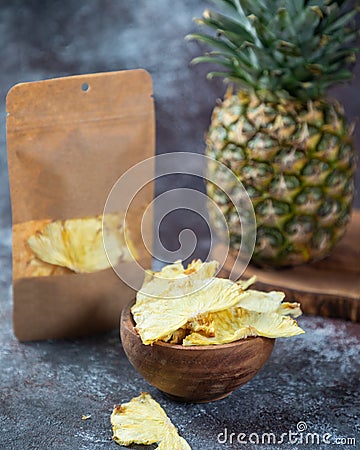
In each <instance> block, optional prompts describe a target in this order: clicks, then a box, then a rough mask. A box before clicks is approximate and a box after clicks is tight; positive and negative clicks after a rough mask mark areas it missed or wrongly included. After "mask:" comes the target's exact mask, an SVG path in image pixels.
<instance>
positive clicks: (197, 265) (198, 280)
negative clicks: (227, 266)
mask: <svg viewBox="0 0 360 450" xmlns="http://www.w3.org/2000/svg"><path fill="white" fill-rule="evenodd" d="M218 265H219V264H218V262H216V261H211V262H202V261H201V260H200V259H196V260H194V261H193V262H192V263H190V264H189V265H188V266H187V268H186V269H185V268H184V267H183V265H182V263H181V261H176V262H175V263H173V264H169V265H167V266H165V267H163V269H162V270H160V271H159V272H152V271H150V270H148V271H147V272H146V276H145V280H144V283H143V285H142V287H141V289H140V291H139V292H138V293H137V295H136V303H138V304H139V303H141V302H152V300H153V299H152V297H162V298H175V297H183V296H184V295H187V294H191V293H192V292H194V291H196V290H198V289H201V288H202V287H203V286H204V285H205V284H207V283H208V282H209V281H210V280H211V279H212V278H213V277H214V276H215V274H216V271H217V268H218Z"/></svg>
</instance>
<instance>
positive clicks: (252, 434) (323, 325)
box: [0, 232, 360, 450]
mask: <svg viewBox="0 0 360 450" xmlns="http://www.w3.org/2000/svg"><path fill="white" fill-rule="evenodd" d="M0 256H1V261H2V262H3V265H2V267H1V272H0V287H1V310H0V324H1V327H0V386H1V389H0V449H1V450H18V449H19V450H20V449H26V450H30V449H34V450H47V449H56V450H85V449H86V450H87V449H94V450H101V449H104V450H105V449H111V448H114V449H115V448H118V446H117V444H115V443H114V442H112V440H111V435H112V433H111V426H110V414H111V412H112V408H113V406H114V404H116V403H123V402H127V401H129V400H130V399H131V398H132V397H134V396H137V395H139V394H140V392H141V391H148V392H150V393H151V394H152V395H153V397H154V398H155V399H156V400H157V401H159V402H160V403H161V405H162V406H163V407H164V408H165V410H166V412H167V413H168V415H169V416H170V418H171V419H172V421H173V422H174V423H175V424H176V426H177V427H178V429H179V431H180V433H181V434H182V435H183V436H184V437H185V438H186V439H187V440H188V442H189V443H190V445H191V446H192V448H193V449H194V450H202V449H207V450H215V449H219V450H220V449H228V448H234V449H272V450H273V449H291V450H296V449H300V448H309V449H328V448H342V449H355V448H359V442H360V421H359V415H360V409H359V407H360V392H359V374H360V360H359V348H360V324H354V323H351V322H344V321H341V320H330V319H324V318H319V317H302V318H300V319H299V322H300V324H301V326H302V327H303V328H304V329H305V330H306V334H305V335H301V336H298V337H295V338H289V339H278V340H277V342H276V343H275V348H274V351H273V353H272V356H271V357H270V360H269V361H268V363H267V364H266V366H265V367H264V369H263V370H262V371H261V372H260V373H259V374H258V375H257V376H256V377H255V378H254V379H253V380H252V381H250V382H249V383H248V384H246V385H245V386H243V387H242V388H240V389H238V390H237V391H235V392H234V393H233V394H231V395H230V396H229V397H227V398H226V399H223V400H220V401H217V402H212V403H207V404H180V403H175V402H173V401H171V400H169V399H168V398H166V397H165V396H164V395H163V394H161V393H160V392H159V391H157V390H156V389H155V388H153V387H152V386H150V385H149V384H147V383H146V382H145V381H144V380H143V379H142V378H141V377H140V375H138V374H137V373H136V372H135V370H134V369H133V368H132V367H131V365H130V363H129V362H128V360H127V358H126V356H125V354H124V351H123V350H122V347H121V343H120V340H119V335H118V334H119V333H118V330H114V331H113V332H110V333H108V334H105V335H101V336H97V337H91V338H87V339H81V340H63V341H46V342H32V343H19V342H18V341H17V340H16V339H15V337H14V336H13V332H12V327H11V306H12V305H11V286H10V268H9V267H10V233H8V232H5V233H4V232H2V234H1V246H0ZM29 326H31V324H29ZM82 415H91V418H89V419H88V420H82ZM304 424H305V425H304ZM302 427H303V428H302ZM304 428H306V430H305V431H303V432H302V439H303V442H304V444H302V445H301V444H300V443H299V442H300V439H301V433H300V432H301V431H302V430H303V429H304ZM298 430H300V432H299V431H298ZM231 433H235V435H233V438H232V439H233V441H231V437H230V436H231ZM240 433H244V434H243V435H241V434H240ZM267 433H273V434H274V438H275V439H276V441H277V442H278V441H281V439H282V443H277V444H273V443H271V444H268V441H267V439H268V438H269V437H268V434H267ZM291 433H292V434H291ZM296 433H297V434H296ZM307 433H314V434H313V435H312V436H309V437H307ZM238 435H239V436H240V440H241V441H247V443H246V444H245V443H244V444H243V443H241V442H240V443H239V442H237V439H236V438H237V436H238ZM272 439H273V438H272ZM312 439H315V441H314V442H315V443H314V442H313V441H312ZM317 439H319V440H320V443H319V444H317ZM323 439H325V441H324V442H322V441H323ZM257 440H259V444H257ZM262 442H264V445H263V444H262ZM344 442H347V443H346V444H344ZM337 443H338V444H337ZM340 443H342V444H340ZM331 444H332V445H331ZM136 448H140V447H136ZM169 450H172V449H169Z"/></svg>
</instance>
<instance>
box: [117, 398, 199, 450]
mask: <svg viewBox="0 0 360 450" xmlns="http://www.w3.org/2000/svg"><path fill="white" fill-rule="evenodd" d="M110 420H111V425H112V430H113V440H114V441H115V442H117V443H118V444H119V445H125V446H128V445H131V444H145V445H150V444H154V443H158V444H159V445H158V447H157V449H160V450H170V449H171V450H191V447H190V446H189V444H188V443H187V442H186V440H185V439H184V438H182V437H181V436H179V434H178V431H177V429H176V427H175V425H173V424H172V423H171V421H170V419H169V418H168V416H167V415H166V413H165V411H164V410H163V409H162V407H161V406H160V405H159V403H157V402H156V401H155V400H154V399H153V398H152V397H151V395H150V394H148V393H146V392H143V393H141V395H139V396H138V397H135V398H133V399H132V400H131V401H130V402H128V403H124V404H122V405H121V406H115V408H114V410H113V412H112V414H111V418H110Z"/></svg>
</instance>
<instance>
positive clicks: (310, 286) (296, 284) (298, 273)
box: [220, 210, 360, 322]
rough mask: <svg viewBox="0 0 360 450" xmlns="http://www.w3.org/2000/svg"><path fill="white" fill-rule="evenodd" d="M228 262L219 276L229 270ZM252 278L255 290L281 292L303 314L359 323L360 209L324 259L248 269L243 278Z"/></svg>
mask: <svg viewBox="0 0 360 450" xmlns="http://www.w3.org/2000/svg"><path fill="white" fill-rule="evenodd" d="M231 267H232V262H231V260H230V259H228V260H227V262H226V263H225V265H224V268H223V271H222V272H221V273H220V275H221V276H226V275H228V274H229V271H230V270H231ZM252 275H256V277H257V282H256V284H255V285H254V287H255V288H256V289H262V290H265V291H270V290H281V291H284V292H285V293H286V296H287V298H288V299H289V300H290V301H291V300H294V301H297V302H300V303H301V307H302V310H303V311H304V313H305V314H315V315H320V316H325V317H338V318H342V319H347V320H352V321H354V322H360V210H356V211H354V212H353V215H352V220H351V223H350V225H349V227H348V229H347V232H346V234H345V236H344V237H343V238H342V240H341V241H340V242H339V243H338V244H337V245H336V246H335V247H334V249H333V251H332V253H331V255H330V256H328V257H327V258H325V259H323V260H321V261H317V262H315V263H311V264H307V265H303V266H299V267H295V268H291V269H281V270H268V269H266V270H265V269H259V268H257V267H254V266H252V265H250V266H248V268H247V269H246V271H245V273H244V274H243V277H244V278H248V277H250V276H252Z"/></svg>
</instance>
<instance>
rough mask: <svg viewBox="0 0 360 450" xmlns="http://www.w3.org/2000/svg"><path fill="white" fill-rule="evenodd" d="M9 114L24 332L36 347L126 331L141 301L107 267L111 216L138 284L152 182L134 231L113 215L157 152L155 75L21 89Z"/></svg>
mask: <svg viewBox="0 0 360 450" xmlns="http://www.w3.org/2000/svg"><path fill="white" fill-rule="evenodd" d="M7 113H8V115H7V150H8V161H9V177H10V192H11V203H12V219H13V305H14V308H13V321H14V332H15V335H16V336H17V338H18V339H19V340H22V341H27V340H37V339H47V338H64V337H76V336H84V335H89V334H94V333H97V332H102V331H105V330H109V329H112V328H115V327H117V326H118V324H119V315H120V312H121V309H122V307H123V306H124V305H125V304H126V303H127V302H129V301H130V300H131V298H132V297H134V295H135V294H134V291H133V289H132V288H130V287H129V286H128V285H127V283H125V282H123V281H122V280H121V279H120V278H119V277H118V276H117V275H116V273H115V272H114V270H113V269H112V267H111V266H110V264H109V262H108V259H107V255H106V253H105V252H104V246H103V241H102V218H103V217H105V216H106V218H107V219H109V224H110V225H109V229H110V232H111V233H112V232H113V233H114V236H112V239H114V243H115V245H114V246H111V251H114V252H115V253H116V252H118V253H117V254H116V255H115V256H116V258H117V261H118V264H119V265H122V266H123V267H122V272H124V271H125V273H129V276H130V277H131V271H132V268H133V267H134V264H136V263H135V262H134V259H133V258H132V257H131V255H133V256H134V255H135V257H136V260H137V261H138V262H139V264H140V265H141V266H142V267H144V268H150V267H151V257H150V254H149V253H148V251H147V250H146V248H145V247H144V246H141V245H142V244H141V242H142V239H141V238H142V234H141V233H144V232H145V233H146V232H147V233H149V234H151V230H145V231H144V230H141V217H142V215H143V212H144V210H145V208H146V207H147V206H148V204H149V203H150V202H151V201H152V198H153V186H152V183H149V184H148V185H147V186H146V187H145V188H144V189H142V190H141V192H140V193H139V195H137V197H136V199H135V200H134V202H133V203H132V204H131V207H130V208H129V209H128V211H126V214H127V215H126V218H127V219H126V225H125V226H124V223H123V220H124V214H125V211H116V210H114V211H110V214H109V215H107V213H106V214H105V215H104V206H105V203H106V200H107V197H108V195H109V192H110V191H111V189H112V187H113V185H114V183H116V181H117V180H118V178H119V177H121V175H122V174H123V173H124V172H126V171H127V170H128V169H130V168H132V167H133V166H134V165H135V164H137V163H138V162H140V161H142V160H144V159H146V158H148V157H150V156H153V154H154V146H155V143H154V140H155V131H154V105H153V98H152V83H151V78H150V76H149V74H148V73H147V72H145V71H144V70H132V71H122V72H110V73H102V74H91V75H81V76H72V77H66V78H60V79H53V80H45V81H39V82H32V83H22V84H18V85H16V86H14V87H13V88H12V89H11V90H10V92H9V94H8V96H7ZM150 178H151V177H150ZM105 225H106V226H107V225H108V222H107V221H105V222H104V227H105ZM148 225H149V222H148ZM104 232H105V231H104ZM125 236H126V239H124V237H125ZM125 241H126V242H125ZM107 250H108V249H107ZM69 261H70V263H69ZM138 281H139V283H140V284H141V281H142V280H138Z"/></svg>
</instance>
